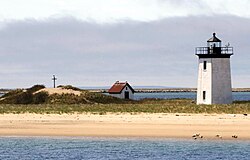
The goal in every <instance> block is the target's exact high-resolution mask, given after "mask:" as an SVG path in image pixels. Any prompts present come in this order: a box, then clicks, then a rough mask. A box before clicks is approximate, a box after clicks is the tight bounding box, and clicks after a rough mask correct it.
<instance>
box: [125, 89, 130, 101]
mask: <svg viewBox="0 0 250 160" xmlns="http://www.w3.org/2000/svg"><path fill="white" fill-rule="evenodd" d="M125 99H129V92H128V91H125Z"/></svg>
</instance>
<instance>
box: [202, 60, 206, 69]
mask: <svg viewBox="0 0 250 160" xmlns="http://www.w3.org/2000/svg"><path fill="white" fill-rule="evenodd" d="M203 70H207V61H204V62H203Z"/></svg>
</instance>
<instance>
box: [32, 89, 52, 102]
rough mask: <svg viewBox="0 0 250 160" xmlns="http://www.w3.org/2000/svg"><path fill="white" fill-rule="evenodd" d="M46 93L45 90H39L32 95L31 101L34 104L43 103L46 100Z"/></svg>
mask: <svg viewBox="0 0 250 160" xmlns="http://www.w3.org/2000/svg"><path fill="white" fill-rule="evenodd" d="M48 97H49V95H48V93H47V92H39V93H36V94H34V95H33V101H32V103H34V104H42V103H45V102H46V101H47V100H48Z"/></svg>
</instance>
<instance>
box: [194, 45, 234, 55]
mask: <svg viewBox="0 0 250 160" xmlns="http://www.w3.org/2000/svg"><path fill="white" fill-rule="evenodd" d="M195 54H231V55H232V54H233V47H197V48H195Z"/></svg>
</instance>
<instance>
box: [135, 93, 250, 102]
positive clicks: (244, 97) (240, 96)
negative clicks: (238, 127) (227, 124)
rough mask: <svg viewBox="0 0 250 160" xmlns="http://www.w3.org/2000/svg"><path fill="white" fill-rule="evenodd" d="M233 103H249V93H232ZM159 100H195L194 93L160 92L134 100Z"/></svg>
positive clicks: (136, 96) (139, 94) (147, 94)
mask: <svg viewBox="0 0 250 160" xmlns="http://www.w3.org/2000/svg"><path fill="white" fill-rule="evenodd" d="M232 94H233V100H234V101H250V92H233V93H232ZM144 98H159V99H176V98H186V99H193V100H195V99H196V92H160V93H135V99H136V100H139V99H144Z"/></svg>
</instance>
